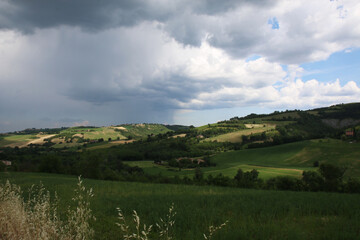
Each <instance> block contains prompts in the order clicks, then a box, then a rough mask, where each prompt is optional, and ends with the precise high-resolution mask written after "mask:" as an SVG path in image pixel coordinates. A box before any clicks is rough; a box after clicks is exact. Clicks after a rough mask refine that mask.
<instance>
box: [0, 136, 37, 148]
mask: <svg viewBox="0 0 360 240" xmlns="http://www.w3.org/2000/svg"><path fill="white" fill-rule="evenodd" d="M36 135H37V134H26V135H9V136H4V137H0V147H6V146H10V147H16V146H18V147H19V146H22V145H25V144H26V143H28V142H29V141H32V140H34V139H37V138H38V137H36Z"/></svg>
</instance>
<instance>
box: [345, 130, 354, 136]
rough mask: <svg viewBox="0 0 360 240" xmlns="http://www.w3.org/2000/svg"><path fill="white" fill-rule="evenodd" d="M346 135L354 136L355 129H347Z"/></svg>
mask: <svg viewBox="0 0 360 240" xmlns="http://www.w3.org/2000/svg"><path fill="white" fill-rule="evenodd" d="M345 135H346V136H347V137H353V136H354V130H346V131H345Z"/></svg>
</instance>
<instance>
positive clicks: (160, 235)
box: [0, 177, 226, 240]
mask: <svg viewBox="0 0 360 240" xmlns="http://www.w3.org/2000/svg"><path fill="white" fill-rule="evenodd" d="M22 196H23V192H22V191H21V189H20V187H18V186H17V185H15V184H11V183H10V182H9V181H6V183H5V184H1V185H0V239H2V240H32V239H41V240H48V239H60V240H86V239H92V238H93V236H94V230H93V229H92V228H91V226H90V220H91V219H94V220H95V218H94V217H93V215H92V211H91V209H90V202H89V200H90V198H92V197H93V196H94V194H93V192H92V189H91V188H90V190H87V189H86V188H85V187H84V185H83V182H82V180H81V178H80V177H79V178H78V183H77V188H76V189H75V194H74V197H73V198H72V201H73V202H75V203H76V207H75V208H74V209H71V208H69V209H68V211H67V220H66V221H62V220H61V219H60V217H59V214H58V212H57V202H58V198H57V195H56V194H55V197H54V200H52V199H51V197H50V192H49V191H46V190H45V188H44V186H43V185H42V184H40V185H39V186H35V185H32V187H31V189H30V191H29V196H28V199H27V200H25V199H24V198H23V197H22ZM117 211H118V220H119V221H118V222H117V223H116V225H117V226H119V227H120V229H121V231H122V237H121V239H124V240H131V239H136V240H148V239H166V240H170V239H173V238H174V235H173V229H172V227H173V226H174V224H175V219H174V218H175V215H176V212H175V211H174V204H172V205H171V206H170V208H169V212H168V214H167V215H166V218H164V219H163V218H160V221H159V222H158V223H155V226H156V227H157V228H158V231H157V232H155V233H154V232H153V231H152V230H153V225H150V226H147V225H146V224H141V220H140V217H139V215H138V213H137V212H136V210H133V214H132V217H133V224H130V223H129V222H128V221H127V220H126V218H125V216H124V215H123V213H122V211H121V209H120V208H117ZM225 225H226V223H224V224H221V225H220V226H218V227H214V226H210V227H209V233H207V234H205V233H204V234H203V236H204V238H205V239H206V240H208V239H212V236H213V235H214V233H215V232H216V231H218V230H220V229H221V228H222V227H223V226H225Z"/></svg>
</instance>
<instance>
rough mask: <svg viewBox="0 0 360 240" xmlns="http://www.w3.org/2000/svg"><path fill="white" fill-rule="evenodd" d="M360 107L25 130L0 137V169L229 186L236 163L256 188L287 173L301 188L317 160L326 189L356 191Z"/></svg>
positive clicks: (333, 107)
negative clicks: (192, 122) (188, 122)
mask: <svg viewBox="0 0 360 240" xmlns="http://www.w3.org/2000/svg"><path fill="white" fill-rule="evenodd" d="M359 106H360V105H359V104H349V105H347V104H345V105H337V106H332V107H329V108H321V109H313V110H308V111H299V110H294V111H284V112H274V113H271V114H263V115H256V114H250V115H249V116H245V117H241V118H239V117H234V118H231V119H229V120H226V121H221V122H218V123H213V124H207V125H204V126H201V127H193V126H190V127H188V128H187V127H183V126H173V127H170V126H165V125H160V124H127V125H117V126H109V127H73V128H66V129H64V128H62V129H56V130H49V131H48V132H47V131H45V130H42V131H40V130H38V131H36V130H34V129H31V130H27V131H24V132H18V133H12V134H3V135H1V140H0V144H2V146H6V147H2V148H1V149H0V160H2V161H4V162H1V163H0V170H8V171H32V172H37V171H39V172H50V173H63V174H71V175H82V176H84V177H87V178H95V179H106V180H123V181H145V182H178V183H192V182H193V179H195V178H194V176H198V177H199V178H200V179H203V180H204V181H203V182H205V181H206V183H207V184H213V185H223V186H234V184H235V183H234V177H235V175H236V174H237V172H238V170H239V169H242V171H243V172H250V171H252V170H253V169H255V170H256V171H254V172H253V174H255V175H254V176H255V177H254V179H255V180H256V181H258V179H259V181H258V182H257V183H256V186H257V187H259V188H267V187H269V188H272V186H271V185H269V184H271V181H270V182H267V180H271V179H272V178H274V177H278V176H288V177H293V180H289V181H292V182H293V183H291V184H292V185H291V186H294V187H295V188H296V189H297V190H299V189H302V190H304V189H305V190H306V189H307V186H306V184H305V185H304V183H299V184H297V182H296V181H298V180H299V181H300V179H301V178H302V174H303V171H314V172H318V171H319V165H321V164H331V165H333V166H334V167H335V169H336V168H339V169H338V170H336V171H338V172H339V173H341V176H339V177H338V179H339V182H337V185H336V189H335V188H334V189H332V190H331V191H353V190H351V189H348V187H347V185H346V184H348V185H354V186H355V187H354V191H355V192H356V191H360V183H359V187H356V186H357V183H356V182H355V183H352V182H351V181H352V180H351V179H353V178H356V179H358V178H359V176H360V165H359V161H358V160H359V157H360V148H359V144H360V142H359V141H358V140H359V138H360V134H359V131H360V125H358V124H357V123H356V122H357V120H358V119H357V118H355V117H357V116H358V108H359ZM335 117H337V118H335ZM344 120H345V121H347V123H349V124H350V123H351V125H346V126H345V125H344V127H342V128H339V127H335V128H334V127H332V126H331V125H328V124H327V123H326V121H340V122H341V121H344ZM170 128H172V129H174V130H171V129H170ZM29 143H31V144H29ZM25 146H28V147H25ZM315 163H316V164H315ZM4 164H11V166H9V165H8V166H5V165H4ZM314 166H315V167H314ZM199 170H200V171H199ZM343 170H346V171H345V175H344V174H343ZM196 174H197V175H196ZM315 177H316V178H317V179H318V180H319V181H320V182H324V181H325V180H324V179H325V177H324V176H318V175H316V176H315ZM350 178H351V179H350ZM294 179H295V180H294ZM255 180H254V181H255ZM194 181H195V180H194ZM265 181H266V182H265ZM195 182H196V181H195ZM321 189H324V190H326V189H327V188H326V186H325V185H322V188H321ZM357 189H359V190H357Z"/></svg>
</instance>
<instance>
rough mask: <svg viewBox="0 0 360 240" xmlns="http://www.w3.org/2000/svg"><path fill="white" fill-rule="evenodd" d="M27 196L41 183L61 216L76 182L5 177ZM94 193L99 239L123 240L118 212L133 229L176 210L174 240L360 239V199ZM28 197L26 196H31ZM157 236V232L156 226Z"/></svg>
mask: <svg viewBox="0 0 360 240" xmlns="http://www.w3.org/2000/svg"><path fill="white" fill-rule="evenodd" d="M6 179H10V181H11V182H13V183H17V184H19V185H20V186H21V187H22V188H23V189H24V190H26V188H27V187H30V186H31V185H32V184H38V183H39V182H40V181H42V183H43V184H44V185H45V187H46V188H47V189H49V190H50V191H51V192H52V193H54V191H56V192H57V193H58V196H59V198H60V202H59V211H60V213H64V212H65V211H66V210H67V207H68V206H69V205H71V204H72V202H71V198H72V197H73V194H74V192H73V189H75V187H76V182H77V181H76V178H75V177H70V176H64V175H52V174H36V173H11V174H7V173H0V182H2V183H3V182H4V181H5V180H6ZM84 183H85V186H86V187H91V188H93V190H94V194H95V196H94V198H93V199H92V201H91V209H92V210H93V214H94V215H95V217H96V221H95V222H91V226H92V227H93V228H94V230H95V239H109V240H111V239H120V229H119V227H118V226H116V224H115V223H116V222H117V221H118V218H117V212H116V208H117V207H120V208H121V209H122V211H123V213H124V215H125V217H126V219H127V220H128V223H129V224H131V225H132V224H133V221H132V216H131V215H132V213H133V212H132V211H133V210H136V211H137V213H138V215H139V216H140V221H141V224H146V225H147V226H149V225H151V224H155V223H156V222H159V221H160V220H159V218H160V217H161V218H165V217H166V214H167V212H168V209H169V206H170V205H171V203H174V206H175V211H176V215H175V225H174V227H173V229H172V231H171V234H172V235H173V236H175V238H174V239H195V240H197V239H204V237H203V233H208V227H209V226H210V225H215V226H218V225H220V224H222V223H224V222H225V221H227V220H228V223H227V225H226V226H225V227H224V228H223V229H221V230H220V231H218V232H216V233H215V235H214V237H213V239H229V240H232V239H234V240H235V239H358V237H359V226H360V205H359V204H358V203H359V202H360V195H359V194H339V193H322V192H320V193H310V192H309V193H308V192H290V191H286V192H282V191H264V190H247V189H236V188H222V187H211V186H186V185H166V184H144V183H129V182H112V181H99V180H85V181H84ZM25 194H26V191H25ZM154 231H157V230H156V227H155V226H154Z"/></svg>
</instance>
